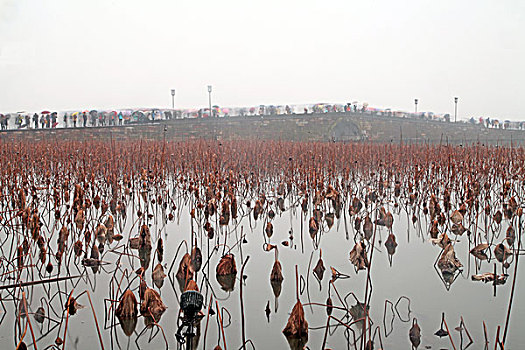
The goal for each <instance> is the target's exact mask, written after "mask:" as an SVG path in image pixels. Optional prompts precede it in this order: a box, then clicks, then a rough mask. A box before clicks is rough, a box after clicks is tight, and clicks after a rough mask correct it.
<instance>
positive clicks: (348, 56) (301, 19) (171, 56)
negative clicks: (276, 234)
mask: <svg viewBox="0 0 525 350" xmlns="http://www.w3.org/2000/svg"><path fill="white" fill-rule="evenodd" d="M524 15H525V6H524V5H523V4H522V3H520V2H518V1H507V2H497V3H495V2H491V1H472V0H469V1H462V2H454V1H443V2H439V3H435V2H430V1H405V2H402V3H399V2H396V3H393V2H388V1H385V0H383V1H376V2H373V3H372V2H359V1H352V2H345V1H333V2H331V3H330V4H326V3H320V2H315V1H306V2H298V1H289V2H285V3H281V2H279V3H277V2H275V1H269V2H268V1H266V2H250V3H245V2H241V1H226V2H221V3H215V2H210V1H193V2H177V1H176V2H168V1H156V2H153V3H151V4H150V3H148V5H147V6H146V5H143V3H141V2H138V1H122V0H115V1H102V0H99V1H90V2H84V1H80V2H67V1H63V0H51V1H46V2H45V3H36V2H33V1H29V0H22V1H14V0H0V81H2V90H1V91H2V93H0V113H9V112H16V111H21V110H24V111H41V110H46V109H52V110H78V109H79V108H80V109H92V108H95V109H104V110H111V109H116V108H123V107H126V108H134V107H140V106H152V107H157V108H170V107H171V95H170V89H172V88H174V89H176V91H177V92H176V97H175V107H176V108H199V107H206V106H207V104H208V93H207V90H206V86H207V85H212V86H213V93H212V99H213V104H217V105H219V106H257V105H294V104H312V103H318V102H325V103H332V102H333V103H337V102H339V103H346V102H352V101H359V102H360V103H362V102H367V103H368V104H369V105H370V106H373V107H377V108H391V109H392V110H401V111H407V112H411V111H413V110H414V99H415V98H417V99H418V100H419V104H418V111H430V112H434V113H436V114H446V113H449V114H453V113H454V101H453V99H454V97H456V96H457V97H459V103H458V119H467V118H470V117H480V116H482V117H490V118H497V119H500V120H504V119H509V120H524V119H525V113H523V108H522V107H523V102H522V99H521V96H522V95H523V87H522V82H523V81H525V67H523V65H522V64H521V62H522V61H523V59H524V58H525V44H523V42H522V41H523V40H522V39H521V37H522V33H524V32H525V21H523V19H524Z"/></svg>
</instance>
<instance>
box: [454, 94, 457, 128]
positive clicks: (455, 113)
mask: <svg viewBox="0 0 525 350" xmlns="http://www.w3.org/2000/svg"><path fill="white" fill-rule="evenodd" d="M457 118H458V98H457V97H454V123H455V122H456V120H457Z"/></svg>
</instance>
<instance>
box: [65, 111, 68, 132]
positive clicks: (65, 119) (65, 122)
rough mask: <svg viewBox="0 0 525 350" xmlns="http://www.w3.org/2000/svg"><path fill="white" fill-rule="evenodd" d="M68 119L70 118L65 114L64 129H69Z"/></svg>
mask: <svg viewBox="0 0 525 350" xmlns="http://www.w3.org/2000/svg"><path fill="white" fill-rule="evenodd" d="M67 118H68V115H67V113H66V114H64V128H67Z"/></svg>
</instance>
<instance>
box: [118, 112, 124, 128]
mask: <svg viewBox="0 0 525 350" xmlns="http://www.w3.org/2000/svg"><path fill="white" fill-rule="evenodd" d="M122 119H123V116H122V112H119V113H118V125H122Z"/></svg>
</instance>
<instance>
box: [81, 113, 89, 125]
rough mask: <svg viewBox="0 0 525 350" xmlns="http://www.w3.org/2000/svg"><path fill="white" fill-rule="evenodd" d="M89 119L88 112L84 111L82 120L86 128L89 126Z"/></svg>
mask: <svg viewBox="0 0 525 350" xmlns="http://www.w3.org/2000/svg"><path fill="white" fill-rule="evenodd" d="M87 119H88V116H87V114H86V112H84V113H83V114H82V121H83V122H84V128H85V127H86V126H87Z"/></svg>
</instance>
